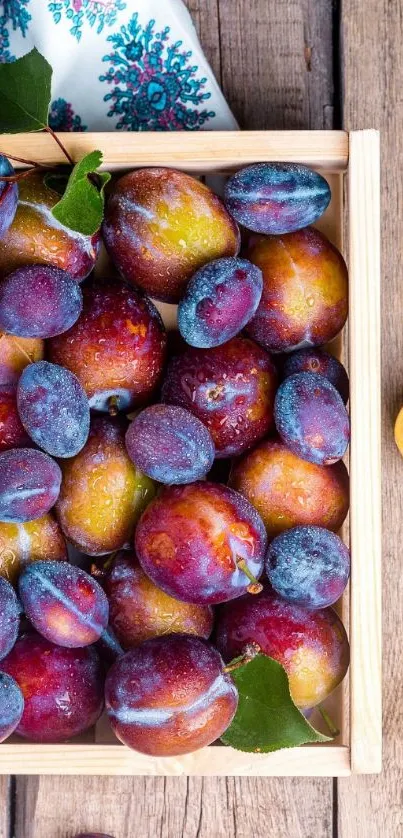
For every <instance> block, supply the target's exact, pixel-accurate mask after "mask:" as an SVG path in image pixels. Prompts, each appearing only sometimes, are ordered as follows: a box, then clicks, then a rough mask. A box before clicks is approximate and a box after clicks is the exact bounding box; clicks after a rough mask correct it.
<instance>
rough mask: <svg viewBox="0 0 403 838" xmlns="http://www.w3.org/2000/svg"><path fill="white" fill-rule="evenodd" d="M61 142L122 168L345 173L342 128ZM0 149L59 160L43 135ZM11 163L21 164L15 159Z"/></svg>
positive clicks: (70, 136) (0, 144) (9, 141)
mask: <svg viewBox="0 0 403 838" xmlns="http://www.w3.org/2000/svg"><path fill="white" fill-rule="evenodd" d="M58 136H60V138H61V140H62V142H63V143H64V145H65V147H66V148H67V150H68V152H69V153H70V155H71V156H72V158H73V160H79V159H80V158H81V157H83V156H84V155H85V154H87V153H88V152H90V151H93V150H94V149H95V148H99V149H100V151H102V153H103V156H104V168H109V169H116V168H119V167H122V166H158V165H161V160H164V165H167V166H181V167H182V168H183V160H184V159H186V165H185V168H186V170H187V171H200V170H203V171H204V172H208V171H213V170H214V171H216V172H217V171H219V170H227V171H228V170H229V169H231V168H233V167H234V166H235V167H238V168H239V167H240V166H246V165H247V164H250V163H256V162H260V161H287V162H295V163H306V164H307V165H310V166H313V167H315V168H319V169H326V170H328V171H345V170H346V168H347V164H348V134H347V133H346V132H345V131H194V132H186V131H180V132H168V133H161V132H156V133H147V134H145V133H141V132H140V133H131V132H111V133H91V132H88V133H85V132H83V133H81V132H71V133H60V134H58ZM0 152H1V153H3V154H5V155H7V154H9V155H11V154H14V155H16V156H17V157H24V158H25V159H27V158H28V159H30V160H31V159H32V160H35V161H36V162H38V163H48V164H49V165H56V164H59V163H65V162H66V159H65V157H64V156H63V153H62V151H61V150H60V148H59V146H58V145H57V144H56V143H55V141H54V140H53V139H52V137H51V136H50V135H49V134H47V133H43V132H42V133H33V134H11V135H10V134H8V135H7V134H3V135H0ZM15 165H16V167H18V166H21V164H20V163H18V162H16V164H15Z"/></svg>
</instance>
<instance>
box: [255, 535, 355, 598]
mask: <svg viewBox="0 0 403 838" xmlns="http://www.w3.org/2000/svg"><path fill="white" fill-rule="evenodd" d="M265 566H266V573H267V576H268V579H269V581H270V584H271V586H272V588H273V589H274V590H275V591H276V592H277V593H278V594H279V595H280V596H282V597H283V599H286V600H287V601H288V602H293V603H295V605H300V606H302V608H310V609H318V608H325V607H326V606H328V605H333V604H334V603H335V602H337V600H338V599H339V597H341V595H342V593H343V591H344V589H345V587H346V585H347V582H348V578H349V575H350V553H349V551H348V549H347V547H346V545H345V544H343V542H342V540H341V538H339V536H338V535H335V533H333V532H329V530H325V529H324V528H323V527H312V526H309V527H293V528H292V529H290V530H287V531H286V532H283V533H280V535H278V536H277V537H276V538H275V539H273V541H272V542H271V544H270V545H269V548H268V551H267V555H266V562H265Z"/></svg>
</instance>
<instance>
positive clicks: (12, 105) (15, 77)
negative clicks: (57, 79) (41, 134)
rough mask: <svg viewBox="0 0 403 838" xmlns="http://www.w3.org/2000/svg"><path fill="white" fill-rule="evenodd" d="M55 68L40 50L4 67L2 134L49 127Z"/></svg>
mask: <svg viewBox="0 0 403 838" xmlns="http://www.w3.org/2000/svg"><path fill="white" fill-rule="evenodd" d="M51 80H52V68H51V66H50V64H48V62H47V61H46V58H44V57H43V55H41V53H40V52H38V50H37V49H33V50H31V52H28V53H27V54H26V55H23V56H22V58H18V59H17V61H13V62H11V63H8V64H0V133H2V134H5V133H7V134H17V133H18V132H20V131H41V130H42V129H43V128H46V127H47V124H48V112H49V105H50V98H51Z"/></svg>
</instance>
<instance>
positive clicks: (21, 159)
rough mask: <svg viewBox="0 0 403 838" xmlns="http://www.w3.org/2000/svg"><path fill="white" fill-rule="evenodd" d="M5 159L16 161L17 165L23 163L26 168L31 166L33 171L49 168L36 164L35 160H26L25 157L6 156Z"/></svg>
mask: <svg viewBox="0 0 403 838" xmlns="http://www.w3.org/2000/svg"><path fill="white" fill-rule="evenodd" d="M7 157H8V158H9V159H10V160H16V161H17V163H25V165H26V166H32V167H33V168H34V169H48V168H49V166H48V165H47V164H46V163H37V162H36V161H35V160H26V158H25V157H16V155H15V154H8V153H7Z"/></svg>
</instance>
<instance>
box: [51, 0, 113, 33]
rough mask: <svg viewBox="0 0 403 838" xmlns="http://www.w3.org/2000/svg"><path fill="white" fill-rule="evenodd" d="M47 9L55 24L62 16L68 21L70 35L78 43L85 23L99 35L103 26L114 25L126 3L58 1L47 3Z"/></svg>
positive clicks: (85, 0) (107, 0)
mask: <svg viewBox="0 0 403 838" xmlns="http://www.w3.org/2000/svg"><path fill="white" fill-rule="evenodd" d="M48 8H49V11H50V12H52V14H53V20H54V21H55V23H60V21H61V20H62V18H63V16H65V17H66V18H67V20H68V21H70V23H71V29H70V34H71V35H73V36H74V38H76V39H77V41H80V39H81V36H82V30H83V26H84V24H85V22H87V23H88V24H89V25H90V26H91V27H93V26H96V31H97V33H98V34H100V33H101V32H102V30H103V28H104V27H105V26H113V25H114V24H115V23H116V20H117V15H118V12H121V11H123V9H125V8H126V3H124V2H123V0H60V2H58V3H49V4H48Z"/></svg>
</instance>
